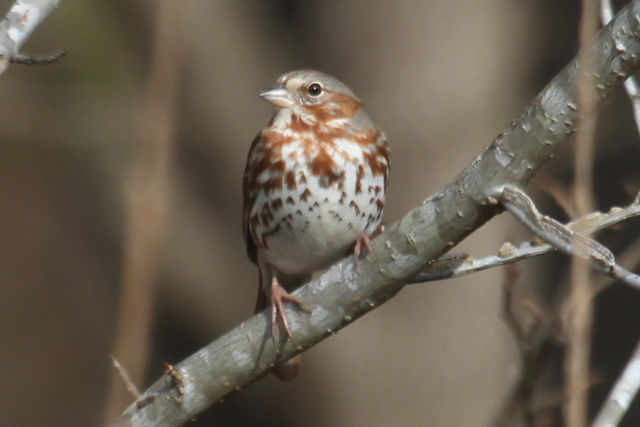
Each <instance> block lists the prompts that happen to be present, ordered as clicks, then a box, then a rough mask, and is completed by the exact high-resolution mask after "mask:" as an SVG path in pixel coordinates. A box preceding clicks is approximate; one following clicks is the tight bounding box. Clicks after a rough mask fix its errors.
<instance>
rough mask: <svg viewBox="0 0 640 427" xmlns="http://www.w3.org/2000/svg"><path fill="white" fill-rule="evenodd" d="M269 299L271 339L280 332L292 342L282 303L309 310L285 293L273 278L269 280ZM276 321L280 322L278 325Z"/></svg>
mask: <svg viewBox="0 0 640 427" xmlns="http://www.w3.org/2000/svg"><path fill="white" fill-rule="evenodd" d="M270 297H271V333H272V335H273V337H274V338H275V336H276V335H277V334H278V331H279V330H282V331H283V332H284V333H285V335H286V336H287V339H289V340H292V338H291V329H290V328H289V322H288V321H287V316H286V314H285V312H284V302H291V303H293V304H295V305H297V306H298V307H299V308H300V309H302V310H304V311H306V312H310V311H311V310H309V308H308V307H307V306H306V305H305V304H304V303H303V302H302V301H300V300H299V299H298V298H296V297H294V296H292V295H290V294H289V293H288V292H287V291H285V290H284V288H283V287H282V286H280V284H279V283H278V281H277V280H276V279H275V278H273V279H272V280H271V296H270ZM278 320H280V322H281V323H280V324H279V323H278Z"/></svg>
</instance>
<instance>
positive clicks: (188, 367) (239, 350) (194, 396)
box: [118, 0, 640, 426]
mask: <svg viewBox="0 0 640 427" xmlns="http://www.w3.org/2000/svg"><path fill="white" fill-rule="evenodd" d="M587 49H590V50H592V51H593V52H594V57H595V60H594V63H595V69H596V72H595V73H594V75H593V76H592V79H590V80H591V84H593V85H594V87H595V88H596V90H597V92H598V103H599V102H600V101H601V100H602V99H604V98H606V97H607V96H608V95H609V94H610V93H611V92H612V90H613V89H614V88H615V87H616V86H617V85H619V84H620V83H621V82H622V81H623V79H624V78H626V77H628V76H629V75H630V73H632V72H633V71H634V70H636V69H637V68H638V67H639V62H640V0H636V1H634V2H633V3H632V4H631V5H630V6H628V7H626V8H625V9H623V10H622V11H621V12H620V13H619V14H618V15H617V16H616V18H615V19H614V21H612V23H611V24H610V25H608V26H607V27H605V28H604V29H603V30H602V31H601V32H600V33H599V35H598V37H597V39H596V40H595V41H594V42H593V43H591V44H590V45H589V46H587ZM578 61H579V59H578V58H576V59H574V60H573V61H572V62H571V63H570V64H569V65H568V66H567V67H565V68H564V70H562V71H561V72H560V73H559V74H558V75H557V76H556V77H555V78H554V79H553V80H552V81H551V83H549V85H548V86H547V87H546V88H545V89H544V90H543V91H542V92H541V93H540V94H539V95H538V96H537V97H536V98H535V99H534V100H533V101H532V103H531V105H529V106H528V107H527V108H526V109H525V110H524V112H523V113H522V115H521V116H520V118H519V119H517V120H515V121H514V122H513V123H512V124H511V125H510V126H509V127H508V129H506V130H505V131H504V133H502V134H501V135H500V136H498V138H496V140H495V141H493V143H492V144H491V145H489V146H488V147H487V148H486V149H485V150H484V152H483V153H482V154H480V155H479V156H478V157H477V158H476V159H474V160H473V161H472V162H471V164H470V165H469V166H467V167H466V168H465V169H464V170H463V171H462V172H461V173H460V174H459V175H458V176H457V177H456V178H455V179H454V180H453V181H452V182H451V183H449V184H448V185H447V186H446V187H444V188H443V189H442V190H440V191H439V192H438V193H436V194H435V195H433V196H432V197H430V198H428V199H427V200H425V201H424V202H423V203H422V204H421V205H420V206H418V207H416V208H415V209H413V210H412V211H410V212H409V213H408V214H407V215H406V216H405V217H404V218H402V219H401V220H400V221H398V222H396V223H395V224H393V225H391V226H390V227H389V228H388V230H387V231H386V232H385V233H383V234H382V235H380V236H378V237H377V238H376V239H374V240H373V242H372V249H371V252H370V254H369V256H368V257H367V260H364V261H361V262H360V265H359V268H358V269H357V270H356V268H355V266H354V263H353V258H348V259H345V260H343V261H342V262H340V263H338V264H336V265H334V266H333V267H332V268H330V269H329V270H328V271H327V272H325V273H324V274H322V275H321V276H320V277H318V278H316V279H315V280H312V281H311V282H310V283H308V284H307V285H305V286H303V287H301V288H300V289H298V290H297V291H296V292H295V293H294V295H295V296H296V297H297V298H299V299H301V300H302V301H304V302H305V304H306V305H307V306H309V307H310V308H311V313H304V312H296V311H290V312H288V313H287V318H288V319H289V321H290V326H291V330H292V334H293V341H292V342H294V343H295V345H294V344H293V343H292V342H291V341H288V342H284V341H282V340H280V341H275V342H274V341H272V340H271V339H270V327H269V315H268V312H267V311H266V310H265V311H263V312H261V313H258V314H257V315H255V316H253V317H252V318H250V319H248V320H247V321H246V322H243V323H242V324H241V325H239V326H238V327H236V328H234V329H233V330H231V331H230V332H228V333H227V334H225V335H224V336H222V337H220V338H219V339H217V340H216V341H214V342H212V343H211V344H209V345H207V346H206V347H204V348H202V349H200V350H198V351H197V352H196V353H194V354H193V355H191V356H190V357H188V358H187V359H185V360H184V361H182V362H180V363H179V364H177V365H176V366H175V369H176V371H177V372H179V374H180V375H181V378H182V380H183V381H182V382H181V387H180V390H176V388H175V387H174V386H173V385H172V384H175V381H174V380H173V379H172V377H171V376H168V375H167V376H163V377H162V378H160V379H159V380H158V381H156V382H155V384H153V385H152V386H151V387H150V388H149V389H148V390H147V391H145V392H144V393H143V396H142V398H141V400H140V401H138V404H137V403H134V404H132V405H131V406H130V407H129V408H127V410H126V411H125V412H124V414H123V415H122V417H121V418H120V419H119V420H118V423H119V424H121V425H136V426H142V425H145V426H152V425H159V424H162V425H178V424H181V423H183V422H185V421H187V420H189V419H190V418H192V417H193V416H195V415H196V414H198V413H199V412H201V411H203V410H204V409H206V408H207V407H208V406H210V405H211V404H213V403H214V402H217V401H218V400H220V399H222V398H224V397H225V396H226V395H228V394H230V393H232V392H234V391H237V390H240V389H241V388H243V387H245V386H246V385H248V384H250V383H251V382H253V381H256V380H257V379H258V378H260V377H262V376H264V375H265V374H266V373H267V372H268V371H269V369H271V367H273V366H274V365H275V364H276V363H279V362H281V361H284V360H287V359H289V358H291V357H292V356H294V355H295V354H297V353H300V352H302V351H304V350H306V349H308V348H309V347H311V346H313V345H315V344H317V343H318V342H320V341H321V340H323V339H325V338H327V337H328V336H330V335H332V334H334V333H335V332H336V331H338V330H339V329H341V328H343V327H344V326H346V325H348V324H349V323H351V322H352V321H354V320H355V319H357V318H359V317H360V316H362V315H364V314H365V313H367V312H369V311H370V310H372V309H373V308H375V307H377V306H379V305H381V304H383V303H384V302H385V301H387V300H388V299H389V298H391V297H393V296H394V295H395V294H396V293H397V292H398V291H400V289H402V287H403V286H404V285H405V284H406V283H407V282H409V281H410V280H411V278H412V277H414V276H415V275H416V273H417V272H418V271H419V270H421V269H422V268H423V267H424V266H425V264H427V263H429V262H432V261H431V260H435V259H437V258H438V257H440V256H441V255H442V254H443V253H445V252H446V251H448V250H449V249H450V248H451V247H453V246H454V245H456V244H457V243H458V242H460V241H461V240H462V239H464V238H465V237H466V236H467V235H469V234H470V233H471V232H473V231H474V230H476V229H477V228H479V227H480V226H482V225H483V224H484V223H485V222H486V221H488V220H489V219H490V218H492V217H493V216H494V215H496V214H498V213H499V212H501V210H502V208H501V207H500V206H499V205H498V200H497V199H496V198H495V197H494V196H492V195H493V194H495V189H496V188H503V187H504V186H505V185H507V184H509V185H513V186H520V185H524V184H526V183H527V182H528V181H529V180H530V179H531V178H532V177H533V175H534V174H535V173H536V172H537V171H538V170H540V168H541V167H542V166H543V165H544V164H545V163H546V162H547V161H549V159H550V158H551V157H553V155H554V153H555V151H556V149H557V147H558V144H559V143H560V142H562V141H565V140H566V139H567V138H568V136H569V135H571V134H572V133H573V132H574V131H575V129H576V125H577V121H578V119H579V112H578V108H577V100H576V78H577V76H578V74H579V73H580V70H579V69H578V63H579V62H578ZM580 113H581V114H584V113H586V112H580ZM178 391H183V393H179V392H178Z"/></svg>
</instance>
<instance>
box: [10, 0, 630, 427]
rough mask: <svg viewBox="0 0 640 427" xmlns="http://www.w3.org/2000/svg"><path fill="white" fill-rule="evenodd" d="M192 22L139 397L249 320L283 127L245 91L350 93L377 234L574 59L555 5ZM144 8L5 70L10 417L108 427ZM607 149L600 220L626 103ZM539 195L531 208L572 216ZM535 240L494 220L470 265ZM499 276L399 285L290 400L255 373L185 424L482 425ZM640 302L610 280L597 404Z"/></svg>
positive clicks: (263, 9) (626, 171)
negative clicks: (388, 151) (260, 154)
mask: <svg viewBox="0 0 640 427" xmlns="http://www.w3.org/2000/svg"><path fill="white" fill-rule="evenodd" d="M182 1H186V0H182ZM10 3H11V2H9V1H4V2H2V6H3V7H4V8H8V5H9V4H10ZM192 9H193V10H192V13H191V16H190V19H189V23H188V25H187V26H186V28H187V29H188V45H187V46H186V47H185V49H186V55H185V61H186V63H185V71H184V76H183V78H182V81H181V86H180V92H179V101H178V102H179V106H178V109H177V111H178V117H177V123H178V129H177V138H176V141H175V144H174V156H173V159H172V161H171V172H170V174H171V192H170V196H169V210H168V212H169V214H168V215H169V216H168V224H167V227H166V233H165V236H164V238H163V240H162V245H161V254H160V265H161V268H160V271H159V272H158V274H157V281H156V284H157V295H156V301H155V304H154V307H155V314H154V326H153V343H154V348H153V359H152V360H151V361H150V363H149V366H148V369H147V372H148V376H147V382H146V383H145V384H141V385H140V386H146V385H148V384H149V383H150V382H151V381H152V380H154V379H155V378H157V377H158V376H159V375H160V374H161V362H162V361H170V362H177V361H179V360H181V359H182V358H184V357H186V356H187V355H189V354H190V353H191V352H193V351H195V350H196V349H197V348H199V347H200V346H202V345H204V344H206V343H207V342H209V341H211V340H213V339H214V338H215V337H217V336H219V335H220V334H221V333H223V332H225V331H226V330H228V329H230V328H231V327H233V326H234V325H237V324H238V323H239V322H241V321H242V320H243V319H245V318H247V317H248V316H249V315H250V314H251V312H252V310H253V304H254V298H255V291H256V286H257V271H256V268H255V267H254V266H253V265H252V264H251V263H250V262H249V261H248V260H247V258H246V257H245V252H244V246H243V243H242V236H241V232H240V228H241V227H240V224H241V175H242V171H243V168H244V161H245V155H246V151H247V149H248V146H249V143H250V142H251V140H252V138H253V137H254V135H255V134H256V133H257V132H258V130H259V129H260V128H261V127H262V126H263V125H264V124H266V122H267V121H268V120H269V118H270V116H271V114H272V112H273V111H272V107H271V106H269V105H268V104H266V103H265V102H263V101H261V100H259V99H258V98H257V96H256V95H257V93H259V92H260V91H262V90H264V89H266V88H269V87H270V86H271V85H272V84H273V82H274V81H275V79H276V78H277V77H278V76H279V75H280V74H281V73H283V72H285V71H289V70H292V69H296V68H302V67H304V68H318V69H321V70H324V71H326V72H328V73H330V74H333V75H336V76H338V77H339V78H341V79H342V80H344V81H345V82H347V84H349V85H350V86H351V88H352V89H353V90H354V91H355V92H356V93H357V94H358V95H359V96H360V97H361V98H362V99H363V100H364V101H365V103H366V104H367V108H368V110H369V112H370V113H371V115H372V116H373V117H374V118H375V119H376V120H377V122H378V123H379V125H380V126H381V127H383V128H384V129H385V131H386V133H387V135H388V137H389V140H390V141H391V144H392V145H391V147H392V170H391V185H390V188H389V192H388V205H387V209H386V214H385V216H386V222H388V223H389V222H393V221H395V220H397V219H398V218H400V217H401V216H402V215H403V213H405V212H407V211H408V210H409V209H410V208H411V207H413V206H414V205H416V204H418V203H420V201H421V200H423V199H424V198H426V197H427V196H428V195H429V194H431V193H433V192H434V191H436V190H437V189H438V188H439V187H440V186H442V185H443V184H445V183H446V182H447V181H448V180H449V179H451V178H452V177H453V176H454V175H455V174H456V173H457V172H458V171H459V170H460V169H461V168H463V167H464V166H465V165H466V164H467V163H468V162H470V161H471V159H472V158H473V157H474V156H475V155H476V154H477V153H479V152H480V150H481V149H482V148H483V147H484V146H485V145H487V144H488V143H489V142H490V141H491V140H492V138H493V137H495V136H496V135H497V134H498V133H499V132H500V131H501V130H502V129H503V128H505V127H506V125H507V124H508V123H509V122H510V121H511V119H512V118H514V117H515V116H517V115H518V114H519V112H520V110H521V109H522V108H523V107H524V106H525V105H526V104H527V103H528V102H529V101H530V99H531V98H532V97H533V96H534V95H535V94H536V93H537V92H538V91H539V90H541V89H542V88H543V87H544V85H545V84H546V82H547V81H548V80H549V79H550V78H551V77H552V76H553V75H554V74H555V73H556V72H558V71H559V70H560V69H561V68H562V66H564V64H565V63H566V62H567V61H568V60H569V59H570V58H571V57H572V56H573V55H574V54H575V50H576V34H577V20H578V18H579V13H580V11H579V3H578V2H554V1H547V0H544V1H538V0H527V1H513V0H434V1H421V0H406V1H397V2H391V1H328V2H324V1H295V0H279V1H272V2H264V1H258V0H254V1H249V0H246V1H237V0H226V1H223V0H219V1H218V0H216V1H205V0H193V8H192ZM5 10H6V9H5ZM153 10H154V7H153V2H152V1H140V0H138V1H121V0H119V1H109V2H105V1H97V0H84V1H63V2H62V3H61V6H60V7H59V8H58V9H57V10H56V11H55V12H54V13H53V14H52V15H51V16H50V17H49V18H48V19H47V20H46V21H45V23H44V24H43V25H42V26H41V27H40V28H39V29H38V30H37V32H36V33H35V34H34V35H33V37H32V40H31V41H30V42H29V43H28V44H27V45H26V46H25V49H24V50H25V52H49V51H53V50H55V49H57V48H59V47H61V46H66V47H69V48H70V49H71V53H70V55H69V56H68V57H67V58H64V59H63V60H61V61H60V62H59V63H57V64H55V65H50V66H47V67H35V66H34V67H19V66H12V67H11V68H10V69H9V70H8V72H6V73H5V74H4V75H2V76H0V93H1V94H2V98H1V101H0V105H1V107H0V108H1V113H0V204H1V207H0V319H1V321H0V366H2V367H3V381H2V383H3V384H2V387H0V390H1V391H0V402H2V403H1V404H0V424H1V425H56V426H57V425H59V426H67V425H80V426H84V425H98V424H100V423H101V419H102V410H103V404H104V399H105V397H106V387H107V382H108V373H109V370H110V364H109V354H110V352H111V343H112V341H113V339H114V333H115V332H114V325H115V314H116V311H117V307H116V304H117V297H118V292H119V289H120V278H121V274H122V262H123V249H122V248H123V242H124V232H123V230H124V225H125V222H126V220H125V210H126V204H125V198H124V194H125V192H126V185H127V171H128V167H129V165H130V159H131V147H132V143H133V141H134V138H135V135H136V123H137V122H136V115H137V114H138V111H139V108H140V106H141V103H142V97H143V96H144V93H145V92H144V88H145V82H146V78H147V76H148V63H149V55H150V44H151V33H152V31H151V30H152V28H153V22H154V20H153V16H154V15H153ZM598 135H599V138H598V164H597V167H596V178H597V182H598V183H597V186H596V194H597V201H598V205H599V207H600V208H601V209H607V208H608V207H610V206H611V205H614V204H617V205H622V204H625V203H628V202H629V201H630V200H631V199H632V198H633V195H634V194H635V192H637V191H638V187H639V185H640V179H639V173H638V166H637V165H638V160H639V159H640V144H639V143H638V136H637V131H636V130H635V127H634V124H633V122H632V117H631V113H630V109H629V107H628V102H627V100H626V98H625V96H624V93H622V92H618V93H617V95H616V96H615V98H614V100H613V101H611V102H609V103H608V105H607V106H606V107H605V108H604V109H603V113H602V119H601V121H600V126H599V131H598ZM571 160H572V154H571V150H570V147H569V145H566V144H565V145H564V146H563V147H562V148H561V151H560V152H559V154H558V156H557V158H556V159H555V160H554V161H553V162H551V163H550V165H549V167H548V168H547V169H546V170H545V171H544V172H543V174H542V175H543V177H545V176H546V177H547V178H549V177H553V178H554V179H556V180H558V181H559V182H562V183H567V182H569V181H570V178H571V176H572V172H571V170H572V166H571ZM538 182H539V181H538V180H536V181H534V182H533V184H532V185H531V186H530V188H531V191H532V194H533V196H534V198H536V200H537V201H539V203H540V205H541V208H543V209H545V211H546V212H548V213H550V214H554V215H556V216H557V217H558V218H560V219H563V220H564V219H566V218H567V217H566V215H565V214H564V213H563V212H562V211H561V210H560V208H558V207H557V206H556V205H554V204H552V202H551V198H550V197H549V196H548V195H546V194H544V193H543V192H540V191H538V190H536V184H537V183H538ZM630 225H631V226H627V227H621V228H619V229H618V230H616V231H614V232H612V233H610V235H605V236H604V241H605V243H608V244H611V245H612V249H614V251H616V252H618V251H620V250H621V249H622V248H623V246H624V243H625V242H628V241H630V240H631V239H632V238H633V236H634V235H637V232H638V224H637V223H636V224H635V228H634V226H633V223H631V224H630ZM526 237H527V233H526V232H524V231H523V230H522V228H521V227H519V226H517V225H516V224H515V223H514V221H512V220H511V219H509V218H507V216H506V215H502V216H501V217H499V218H496V219H495V220H493V221H492V222H491V223H490V224H488V225H487V226H485V227H484V228H482V229H481V230H480V231H478V232H477V233H476V234H474V235H473V236H472V237H471V238H469V239H468V241H466V242H464V243H463V245H462V246H461V249H462V250H465V251H467V252H469V253H472V254H474V255H477V256H480V255H486V254H490V253H494V252H495V251H496V250H497V248H498V247H499V246H500V244H501V242H503V241H504V240H505V239H507V238H511V239H522V238H526ZM567 265H568V264H567V262H566V259H565V258H564V257H563V256H561V255H557V254H556V255H550V256H547V257H545V258H543V259H540V260H536V261H528V262H526V263H522V265H521V266H520V276H521V280H520V283H521V284H522V285H523V286H526V287H528V288H530V289H535V290H540V289H543V290H548V289H553V288H554V286H556V284H557V283H558V282H560V281H563V280H564V278H565V277H566V271H567ZM501 283H502V272H501V271H500V270H494V271H489V272H484V273H480V274H475V275H473V276H470V277H467V278H464V279H459V280H452V281H447V282H442V283H433V284H426V285H418V286H414V287H410V288H407V289H405V290H403V291H402V292H401V293H400V294H399V295H398V296H397V297H396V298H394V299H393V300H392V301H390V302H389V303H388V304H386V305H385V306H383V307H381V308H379V309H377V310H374V311H373V312H372V313H370V314H369V315H367V316H365V317H364V318H362V319H360V320H359V321H357V322H356V323H355V324H353V325H352V326H350V327H348V328H346V329H345V330H343V331H341V332H340V333H338V334H337V335H336V336H335V337H332V338H330V339H328V340H326V341H324V342H322V343H321V344H320V345H318V346H317V347H315V348H313V349H311V350H310V351H308V352H307V353H305V355H304V360H303V362H304V363H303V366H302V368H303V369H302V371H301V375H300V377H299V379H298V381H296V382H295V383H294V384H293V385H285V384H282V383H280V382H277V381H276V380H275V379H273V378H266V379H264V380H262V381H260V382H259V383H257V384H254V385H252V386H251V387H249V388H247V389H246V390H244V391H242V392H241V393H238V394H236V395H234V396H232V397H230V398H229V399H227V400H226V401H225V402H224V403H223V404H220V405H216V406H214V407H213V408H212V409H210V410H209V411H208V412H207V413H206V414H203V415H202V416H201V417H200V419H199V421H198V422H197V423H196V425H212V424H215V425H229V426H232V425H274V426H275V425H278V426H355V425H368V426H389V425H427V426H486V425H489V424H490V422H491V420H492V419H493V418H494V417H495V416H496V415H497V413H498V412H499V410H500V405H501V402H502V401H503V400H504V398H505V396H507V395H508V394H509V392H510V385H511V384H512V383H513V382H514V381H515V380H516V378H517V376H518V373H519V369H520V364H519V359H518V350H517V348H516V346H515V343H514V341H513V339H512V337H511V335H510V332H509V330H508V329H507V328H506V326H505V325H504V323H503V321H502V318H501V305H500V304H501V294H502V288H501ZM535 293H537V291H536V292H535ZM541 294H542V295H543V296H548V295H549V292H541ZM639 308H640V297H639V296H638V294H637V293H634V292H631V291H628V290H627V289H625V288H623V287H622V286H621V285H615V286H614V287H612V288H610V289H609V290H608V291H607V292H606V293H605V294H604V295H603V296H602V297H601V298H600V299H599V300H598V305H597V312H596V338H595V339H596V341H595V343H596V351H595V355H594V365H595V366H594V371H595V372H597V373H598V375H599V378H600V380H601V381H604V382H601V383H599V384H598V385H596V386H595V387H594V396H595V398H596V399H598V398H601V397H602V394H603V393H606V391H607V390H608V387H609V383H608V381H611V380H612V379H613V378H615V375H616V373H617V369H619V367H620V364H621V363H623V362H624V360H625V359H626V358H627V357H628V353H629V352H630V350H631V348H632V347H633V345H634V343H635V341H636V340H637V338H638V337H639V332H638V330H637V328H636V327H634V326H633V325H634V324H635V325H637V324H638V320H639V318H638V313H639V310H638V309H639ZM558 357H559V356H558ZM558 360H559V359H558ZM558 366H559V365H556V366H555V368H553V367H552V368H550V370H549V372H550V378H551V380H550V381H549V382H550V383H551V384H556V385H557V382H558V381H559V380H558V378H559V375H560V373H561V370H559V368H558ZM555 406H556V407H557V405H555ZM636 406H637V405H636ZM595 407H596V408H597V404H596V405H595ZM638 412H639V411H638V410H637V408H636V410H635V413H634V414H631V418H630V419H627V420H626V422H627V423H628V424H626V425H637V424H635V423H636V422H640V421H638V419H640V418H638V416H639V415H638ZM556 415H557V414H556ZM634 415H635V417H636V418H635V420H636V421H635V422H634V421H633V416H634ZM550 419H552V418H550Z"/></svg>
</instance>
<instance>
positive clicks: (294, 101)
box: [243, 70, 389, 338]
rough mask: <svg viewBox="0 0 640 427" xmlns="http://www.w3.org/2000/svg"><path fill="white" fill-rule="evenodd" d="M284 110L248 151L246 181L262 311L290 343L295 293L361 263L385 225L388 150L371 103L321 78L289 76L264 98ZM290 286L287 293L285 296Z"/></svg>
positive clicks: (246, 222) (246, 225)
mask: <svg viewBox="0 0 640 427" xmlns="http://www.w3.org/2000/svg"><path fill="white" fill-rule="evenodd" d="M260 96H261V97H262V98H264V99H265V100H267V101H268V102H270V103H271V104H273V105H274V106H275V107H276V112H275V115H274V116H273V118H272V119H271V121H270V122H269V124H268V125H267V127H265V128H264V129H263V130H262V131H261V132H260V133H259V134H258V136H257V137H256V138H255V139H254V141H253V143H252V144H251V148H250V149H249V155H248V159H247V165H246V169H245V172H244V179H243V198H244V200H243V202H244V207H243V211H244V215H243V229H244V238H245V241H246V245H247V254H248V256H249V258H250V259H251V261H252V262H254V263H257V264H258V267H259V270H260V284H259V288H258V301H257V303H256V312H257V311H260V310H262V309H264V308H265V307H266V306H267V304H268V303H269V304H270V305H271V327H272V333H274V334H275V333H277V330H278V320H280V322H281V328H282V330H283V332H284V333H285V334H286V335H287V337H288V338H291V330H290V328H289V324H288V322H287V318H286V316H285V312H284V304H283V302H285V301H288V302H291V303H294V304H296V305H298V306H299V307H301V308H303V309H306V307H305V306H304V304H303V303H302V302H301V301H299V300H298V299H297V298H294V297H293V296H291V295H289V293H288V292H287V290H289V291H291V290H293V289H294V288H296V287H297V286H299V285H301V284H302V283H304V281H306V280H308V278H309V276H310V274H311V273H313V272H315V271H318V270H320V269H323V268H325V267H327V266H329V265H330V264H331V263H333V262H334V261H336V260H337V259H339V258H341V257H343V256H346V255H347V254H349V253H352V254H354V255H355V259H356V262H357V260H358V256H359V255H360V253H361V251H362V250H363V249H364V248H365V247H368V245H369V238H370V237H371V236H372V235H374V234H375V233H376V232H377V230H378V227H379V226H380V220H381V217H382V210H383V208H384V200H385V199H384V198H385V190H386V186H387V180H388V177H389V148H388V145H387V140H386V137H385V135H384V133H383V132H382V131H381V130H380V129H379V128H378V127H377V126H376V125H375V123H374V122H373V120H372V119H371V117H369V115H368V114H367V112H366V111H365V110H364V108H363V104H362V102H361V101H360V100H359V99H358V98H357V97H356V96H355V94H354V93H353V92H352V91H351V90H350V89H349V88H348V87H347V86H346V85H345V84H344V83H342V82H340V81H339V80H337V79H335V78H333V77H331V76H328V75H326V74H323V73H321V72H319V71H312V70H302V71H293V72H290V73H287V74H284V75H282V76H280V78H278V80H277V82H276V86H275V87H274V88H273V89H270V90H268V91H266V92H263V93H261V94H260ZM285 288H286V290H285Z"/></svg>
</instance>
